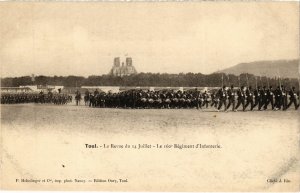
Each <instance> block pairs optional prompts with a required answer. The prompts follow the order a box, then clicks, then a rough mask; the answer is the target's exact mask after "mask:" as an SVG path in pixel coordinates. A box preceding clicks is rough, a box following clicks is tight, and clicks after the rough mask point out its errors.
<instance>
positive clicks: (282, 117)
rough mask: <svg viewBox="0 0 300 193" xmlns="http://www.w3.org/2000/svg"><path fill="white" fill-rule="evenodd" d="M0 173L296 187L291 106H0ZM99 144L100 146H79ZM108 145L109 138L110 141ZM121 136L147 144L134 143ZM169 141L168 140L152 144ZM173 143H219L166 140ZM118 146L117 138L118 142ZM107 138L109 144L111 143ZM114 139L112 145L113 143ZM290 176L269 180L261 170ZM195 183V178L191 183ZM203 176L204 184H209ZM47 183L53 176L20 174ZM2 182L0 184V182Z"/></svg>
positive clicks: (232, 187)
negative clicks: (225, 108) (230, 109)
mask: <svg viewBox="0 0 300 193" xmlns="http://www.w3.org/2000/svg"><path fill="white" fill-rule="evenodd" d="M1 133H2V152H3V153H2V155H3V160H2V162H3V167H4V168H5V170H4V175H3V176H7V177H6V178H4V179H1V180H3V181H5V183H3V184H6V185H7V187H13V186H14V184H15V183H16V182H15V181H16V179H17V178H27V179H44V178H46V179H48V178H58V179H61V180H64V179H73V180H74V179H75V178H77V179H85V180H89V179H91V180H94V179H105V180H107V179H117V180H118V179H127V181H128V182H126V183H110V182H107V183H92V184H88V185H87V182H85V183H83V182H80V183H79V182H78V186H76V187H75V186H74V184H72V183H70V184H64V188H67V189H68V190H124V189H127V190H131V191H143V190H152V191H155V190H156V191H157V190H160V191H162V190H166V191H217V190H219V191H220V190H222V191H237V190H238V191H266V190H269V191H272V190H274V191H275V190H276V191H280V190H287V189H288V190H290V191H292V190H298V188H299V183H298V182H299V181H300V179H299V175H298V173H299V172H300V170H299V168H300V167H299V111H295V110H292V109H290V110H288V111H271V110H269V111H252V112H250V111H247V112H241V111H240V112H215V110H213V109H207V110H196V109H105V108H89V107H85V106H75V105H74V104H69V105H65V106H55V105H41V104H17V105H1ZM85 144H91V145H92V144H97V145H98V146H101V145H103V144H108V145H109V146H110V148H107V149H103V148H86V145H85ZM111 144H114V145H113V146H111ZM125 144H128V145H134V144H137V147H138V144H141V145H143V144H147V145H145V146H143V148H140V149H138V148H137V149H133V148H127V149H126V148H124V146H125ZM157 144H160V145H167V144H169V145H172V147H173V148H161V149H160V148H157V147H156V146H157ZM174 144H179V145H182V144H184V145H193V144H202V145H204V144H207V145H219V146H220V148H201V149H195V148H182V149H181V148H174ZM121 145H124V146H123V148H121ZM112 147H113V148H112ZM117 147H119V148H117ZM273 178H276V179H279V178H280V179H288V180H290V181H291V182H290V183H284V184H283V183H270V182H267V180H268V179H273ZM195 184H196V186H195ZM212 184H213V185H212ZM19 185H20V186H18V188H22V187H27V188H28V187H30V189H41V188H45V187H48V188H52V189H57V190H60V189H61V188H60V187H61V186H60V185H59V184H58V183H53V184H51V183H50V184H41V183H23V184H19ZM4 188H5V187H4Z"/></svg>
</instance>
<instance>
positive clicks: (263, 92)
mask: <svg viewBox="0 0 300 193" xmlns="http://www.w3.org/2000/svg"><path fill="white" fill-rule="evenodd" d="M259 93H260V104H259V106H258V110H259V111H262V110H264V109H262V107H265V104H266V103H267V90H266V86H263V89H261V90H260V91H259Z"/></svg>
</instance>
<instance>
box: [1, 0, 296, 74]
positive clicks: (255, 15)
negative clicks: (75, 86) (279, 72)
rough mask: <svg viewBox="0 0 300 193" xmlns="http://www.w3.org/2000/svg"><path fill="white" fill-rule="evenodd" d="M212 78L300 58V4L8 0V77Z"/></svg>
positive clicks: (4, 56) (4, 21)
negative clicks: (117, 61) (125, 71)
mask: <svg viewBox="0 0 300 193" xmlns="http://www.w3.org/2000/svg"><path fill="white" fill-rule="evenodd" d="M127 56H129V57H132V59H133V65H134V66H135V67H136V69H137V71H138V72H153V73H181V72H182V73H187V72H194V73H204V74H208V73H212V72H215V71H218V70H221V69H224V68H227V67H230V66H233V65H236V64H238V63H243V62H252V61H261V60H278V59H296V58H299V2H259V3H258V2H184V3H183V2H181V3H174V2H173V3H170V2H160V3H158V2H152V3H150V2H148V3H146V2H139V3H138V2H130V3H125V2H124V3H116V2H106V3H104V2H93V3H92V2H68V3H67V2H53V3H49V2H40V3H33V2H27V3H26V2H23V3H15V2H2V3H0V64H1V77H13V76H27V75H31V74H35V75H47V76H53V75H57V76H61V75H62V76H66V75H80V76H89V75H102V74H107V73H108V72H109V71H110V69H111V67H112V65H113V59H114V57H121V60H125V58H126V57H127Z"/></svg>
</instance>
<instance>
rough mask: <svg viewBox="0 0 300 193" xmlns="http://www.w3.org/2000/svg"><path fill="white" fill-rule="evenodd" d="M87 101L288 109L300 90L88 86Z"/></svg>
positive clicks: (115, 104)
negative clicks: (113, 89)
mask: <svg viewBox="0 0 300 193" xmlns="http://www.w3.org/2000/svg"><path fill="white" fill-rule="evenodd" d="M75 100H76V103H77V105H79V103H80V100H81V94H80V92H79V91H77V92H76V96H75ZM84 102H85V105H87V106H90V107H100V108H138V109H139V108H146V109H149V108H156V109H162V108H166V109H170V108H171V109H180V108H196V109H203V108H215V109H216V110H217V111H220V110H224V111H228V110H231V111H237V110H242V111H246V110H250V111H252V110H254V109H256V108H257V110H259V111H263V110H267V109H268V108H270V109H272V110H287V109H288V108H290V107H291V106H294V108H295V109H296V110H297V109H298V108H299V91H296V90H295V87H291V88H290V89H286V88H285V87H284V86H278V87H277V88H276V89H273V87H272V86H269V87H266V86H263V87H261V86H258V87H257V88H256V89H253V88H252V87H251V86H249V87H244V86H241V87H240V88H234V86H233V85H231V86H230V87H229V88H227V87H226V86H223V87H221V88H220V89H213V90H210V91H209V92H208V91H206V90H205V91H202V92H201V91H200V90H198V89H190V90H187V91H181V90H177V91H176V90H172V89H163V90H159V91H150V90H141V89H131V90H127V91H122V92H119V93H111V92H108V93H105V92H103V91H98V90H97V89H96V90H95V91H94V92H93V93H92V92H89V91H88V90H87V91H86V92H85V95H84Z"/></svg>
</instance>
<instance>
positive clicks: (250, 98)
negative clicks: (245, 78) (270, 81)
mask: <svg viewBox="0 0 300 193" xmlns="http://www.w3.org/2000/svg"><path fill="white" fill-rule="evenodd" d="M253 97H254V94H253V90H252V87H251V86H249V88H247V90H246V105H245V109H246V108H247V107H248V105H249V104H250V111H252V110H253V107H254V101H253V99H254V98H253Z"/></svg>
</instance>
